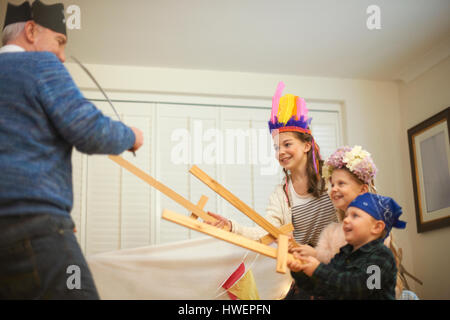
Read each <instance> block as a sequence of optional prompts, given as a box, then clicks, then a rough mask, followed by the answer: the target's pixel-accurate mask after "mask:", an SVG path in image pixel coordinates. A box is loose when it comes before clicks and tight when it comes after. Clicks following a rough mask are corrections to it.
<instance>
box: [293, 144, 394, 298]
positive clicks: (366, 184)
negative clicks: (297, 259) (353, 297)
mask: <svg viewBox="0 0 450 320" xmlns="http://www.w3.org/2000/svg"><path fill="white" fill-rule="evenodd" d="M376 173H377V168H376V166H375V164H374V162H373V160H372V157H371V155H370V153H369V152H367V151H366V150H364V149H362V148H361V147H360V146H354V147H353V148H350V147H348V146H345V147H341V148H339V149H337V150H336V151H335V152H334V153H333V154H332V155H331V156H330V157H329V158H328V159H327V161H326V162H325V165H324V166H323V168H322V175H323V177H324V178H325V179H326V180H327V181H329V182H330V187H331V189H330V197H331V201H332V202H333V205H334V206H335V208H336V211H337V216H338V219H339V222H338V223H331V224H329V225H328V226H327V227H326V228H325V229H324V230H323V232H322V233H321V235H320V238H319V241H318V244H317V246H316V247H315V248H312V247H311V246H307V245H302V246H300V247H298V248H292V249H291V251H292V252H297V253H299V254H300V255H302V256H313V257H316V258H317V259H318V260H319V261H320V262H323V263H329V262H330V260H331V258H333V257H334V256H335V255H336V254H337V253H339V250H340V248H341V247H343V246H345V245H346V244H347V242H346V241H345V235H344V231H343V229H342V221H343V219H344V215H345V210H346V209H347V207H348V206H349V204H350V203H351V202H352V201H353V200H354V199H355V198H356V197H358V196H359V195H362V194H365V193H367V192H372V193H376V189H375V184H374V178H375V176H376ZM384 243H385V245H386V246H387V247H389V248H390V249H391V250H392V252H393V254H394V257H395V258H396V260H397V258H398V257H397V252H396V250H395V248H394V245H393V244H392V236H389V237H388V238H386V240H385V242H384ZM397 263H398V261H397ZM397 279H398V281H397V288H396V292H397V295H399V294H400V292H401V290H402V288H403V286H402V284H401V282H400V281H399V278H397Z"/></svg>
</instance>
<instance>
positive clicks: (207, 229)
mask: <svg viewBox="0 0 450 320" xmlns="http://www.w3.org/2000/svg"><path fill="white" fill-rule="evenodd" d="M162 218H163V219H166V220H168V221H171V222H174V223H176V224H179V225H182V226H185V227H187V228H190V229H192V230H195V231H198V232H202V233H205V234H207V235H210V236H212V237H214V238H217V239H220V240H224V241H227V242H229V243H232V244H234V245H237V246H240V247H242V248H245V249H249V250H252V251H255V252H257V253H260V254H262V255H265V256H267V257H269V258H273V259H277V257H278V250H277V249H276V248H272V247H270V246H268V245H265V244H262V243H259V242H257V241H254V240H250V239H248V238H245V237H243V236H240V235H238V234H235V233H231V232H229V231H225V230H222V229H219V228H216V227H214V226H211V225H209V224H206V223H203V222H200V221H198V220H195V219H192V218H190V217H186V216H184V215H181V214H178V213H176V212H173V211H170V210H167V209H164V211H163V214H162ZM286 251H287V247H286ZM285 259H286V260H285V261H289V260H291V259H295V258H294V256H293V255H292V254H290V253H287V255H286V258H285Z"/></svg>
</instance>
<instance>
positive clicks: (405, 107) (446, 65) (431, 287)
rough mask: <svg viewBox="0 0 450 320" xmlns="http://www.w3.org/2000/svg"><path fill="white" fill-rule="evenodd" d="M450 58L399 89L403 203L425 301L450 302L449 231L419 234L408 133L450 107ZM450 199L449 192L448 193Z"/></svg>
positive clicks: (414, 261) (414, 262)
mask: <svg viewBox="0 0 450 320" xmlns="http://www.w3.org/2000/svg"><path fill="white" fill-rule="evenodd" d="M449 84H450V57H449V58H447V59H446V60H444V61H442V62H441V63H439V64H438V65H436V66H434V67H433V68H431V69H430V70H428V71H427V72H425V73H424V74H422V75H421V76H419V77H418V78H416V79H415V80H414V81H412V82H410V83H407V84H402V85H401V86H400V110H401V114H402V117H401V128H402V129H401V142H402V143H401V144H400V146H401V149H400V150H401V162H402V163H403V164H404V166H403V168H402V174H401V176H402V180H401V181H402V185H403V186H404V190H403V193H404V197H405V199H407V202H406V203H404V206H405V208H406V210H405V211H406V213H407V218H408V221H410V223H411V228H409V230H408V239H409V241H410V243H411V247H412V248H414V254H413V256H412V257H413V264H414V272H415V275H416V276H417V277H418V278H419V279H421V280H422V281H423V282H424V285H423V286H417V287H416V292H417V293H418V295H419V297H421V298H424V299H450V275H449V270H450V250H449V249H448V246H449V244H450V228H448V227H447V228H443V229H438V230H433V231H428V232H425V233H420V234H419V233H417V230H416V229H415V228H416V225H415V223H414V220H415V208H414V195H413V186H412V176H411V167H410V160H409V149H408V135H407V130H408V129H409V128H411V127H413V126H415V125H416V124H418V123H420V122H422V121H424V120H425V119H428V118H429V117H431V116H433V115H435V114H436V113H438V112H440V111H442V110H444V109H445V108H447V107H448V106H450V87H449ZM448 192H449V196H450V190H448Z"/></svg>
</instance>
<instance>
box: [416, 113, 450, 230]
mask: <svg viewBox="0 0 450 320" xmlns="http://www.w3.org/2000/svg"><path fill="white" fill-rule="evenodd" d="M449 116H450V107H447V108H446V109H444V110H442V111H441V112H439V113H438V114H436V115H434V116H432V117H430V118H428V119H426V120H425V121H423V122H421V123H419V124H417V125H415V126H414V127H412V128H410V129H408V143H409V154H410V162H411V173H412V180H413V189H414V204H415V211H416V222H417V232H418V233H422V232H426V231H431V230H435V229H439V228H444V227H448V226H450V142H449V141H450V134H449V133H450V122H449Z"/></svg>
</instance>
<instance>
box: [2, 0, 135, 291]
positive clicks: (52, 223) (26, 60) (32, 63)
mask: <svg viewBox="0 0 450 320" xmlns="http://www.w3.org/2000/svg"><path fill="white" fill-rule="evenodd" d="M2 33H3V37H2V39H3V45H4V46H3V47H2V48H1V49H0V172H1V176H0V299H98V298H99V296H98V292H97V289H96V287H95V283H94V281H93V278H92V275H91V272H90V270H89V267H88V265H87V263H86V260H85V258H84V256H83V253H82V252H81V249H80V246H79V244H78V242H77V241H76V238H75V235H74V233H73V229H74V223H73V220H72V219H71V217H70V212H71V210H72V204H73V192H72V165H71V154H72V149H73V147H75V148H76V149H77V150H79V151H81V152H84V153H87V154H94V153H95V154H120V153H122V152H123V151H125V150H130V151H136V150H138V149H139V148H140V147H141V145H142V143H143V136H142V132H141V131H140V130H138V129H135V128H130V127H127V126H126V125H124V124H123V123H121V122H119V121H113V120H112V119H110V118H108V117H106V116H104V115H103V114H102V113H101V112H100V111H99V110H98V109H97V108H96V107H95V106H94V105H93V104H92V103H90V102H89V101H88V100H87V99H85V98H84V96H83V95H82V94H81V92H80V90H79V89H78V87H77V86H76V85H75V83H74V81H73V80H72V78H71V76H70V74H69V72H68V71H67V69H66V68H65V67H64V65H63V64H62V62H64V61H65V45H66V42H67V34H66V26H65V19H64V6H63V4H61V3H58V4H52V5H45V4H43V3H42V2H41V1H38V0H37V1H35V2H34V3H33V5H32V6H30V4H29V3H28V2H24V3H23V4H21V5H19V6H14V5H11V4H9V3H8V6H7V12H6V17H5V23H4V28H3V32H2ZM73 270H77V271H78V273H79V276H80V280H81V281H80V285H81V287H73V286H71V285H68V282H69V281H68V279H69V277H70V276H71V273H70V272H73Z"/></svg>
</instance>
